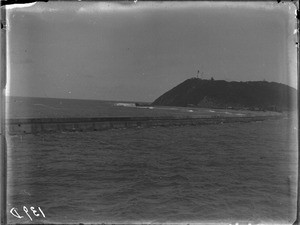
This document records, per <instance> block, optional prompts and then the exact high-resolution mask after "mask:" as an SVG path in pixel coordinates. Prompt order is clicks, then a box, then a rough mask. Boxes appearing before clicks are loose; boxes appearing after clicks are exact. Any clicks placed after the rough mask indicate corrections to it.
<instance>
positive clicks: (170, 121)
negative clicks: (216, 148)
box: [5, 115, 284, 135]
mask: <svg viewBox="0 0 300 225" xmlns="http://www.w3.org/2000/svg"><path fill="white" fill-rule="evenodd" d="M283 117H284V116H283V115H265V116H238V117H237V116H206V117H197V118H192V117H170V116H167V117H96V118H87V117H82V118H30V119H7V120H6V124H5V126H6V132H7V134H9V135H18V134H38V133H54V132H85V131H103V130H108V129H124V128H139V127H142V128H146V127H158V126H163V127H171V126H199V125H209V124H222V123H236V122H243V123H247V122H254V121H264V120H268V119H280V118H283Z"/></svg>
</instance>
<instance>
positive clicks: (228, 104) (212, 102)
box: [152, 78, 297, 111]
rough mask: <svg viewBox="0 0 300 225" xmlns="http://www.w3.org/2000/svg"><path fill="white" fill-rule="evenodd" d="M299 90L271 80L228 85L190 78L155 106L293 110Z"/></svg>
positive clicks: (217, 81)
mask: <svg viewBox="0 0 300 225" xmlns="http://www.w3.org/2000/svg"><path fill="white" fill-rule="evenodd" d="M296 97H297V90H296V89H294V88H292V87H289V86H287V85H284V84H280V83H276V82H267V81H248V82H227V81H224V80H213V79H212V80H204V79H199V78H191V79H187V80H185V81H184V82H182V83H181V84H179V85H177V86H176V87H174V88H173V89H171V90H169V91H167V92H166V93H164V94H163V95H161V96H160V97H159V98H157V99H156V100H155V101H154V102H153V103H152V105H164V106H182V107H205V108H233V109H247V110H269V111H290V110H294V109H296V104H295V102H296Z"/></svg>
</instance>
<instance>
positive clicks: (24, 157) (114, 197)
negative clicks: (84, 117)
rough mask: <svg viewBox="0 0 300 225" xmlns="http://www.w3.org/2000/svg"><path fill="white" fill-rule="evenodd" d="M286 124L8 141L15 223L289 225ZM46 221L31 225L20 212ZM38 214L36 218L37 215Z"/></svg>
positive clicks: (289, 125) (292, 134) (292, 127)
mask: <svg viewBox="0 0 300 225" xmlns="http://www.w3.org/2000/svg"><path fill="white" fill-rule="evenodd" d="M297 132H298V130H297V127H296V124H295V123H294V122H293V121H292V120H290V119H288V118H283V119H278V120H266V121H263V122H251V123H231V124H229V123H228V124H220V125H206V126H184V127H156V128H154V127H153V128H141V129H138V128H132V129H121V130H107V131H101V132H78V133H54V134H38V135H18V136H8V137H7V152H8V204H7V207H8V210H10V209H11V208H13V207H14V208H16V209H17V211H18V212H19V213H20V215H23V216H24V217H23V218H21V219H18V218H16V217H14V216H12V215H11V214H10V213H9V212H8V214H7V219H8V222H9V223H12V224H13V223H41V222H43V223H141V222H144V223H167V222H173V223H192V222H198V223H207V222H213V223H221V222H222V223H233V222H234V223H235V222H239V223H240V222H251V223H252V224H254V223H260V222H263V223H274V222H276V223H292V222H293V221H294V220H295V214H296V194H297V192H296V191H297V190H296V183H297V166H298V165H297V158H298V152H297ZM23 206H26V207H27V208H29V207H30V206H34V207H40V208H41V209H42V211H43V212H44V214H45V218H43V217H35V218H33V221H30V219H29V218H28V216H26V214H25V213H24V211H22V207H23ZM31 215H32V214H31Z"/></svg>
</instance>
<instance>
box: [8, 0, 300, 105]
mask: <svg viewBox="0 0 300 225" xmlns="http://www.w3.org/2000/svg"><path fill="white" fill-rule="evenodd" d="M295 10H296V8H295V6H294V5H293V4H292V3H280V4H278V3H276V2H252V3H250V2H244V3H241V2H137V3H134V2H116V3H113V2H109V3H108V2H48V3H45V2H38V3H32V4H27V5H22V6H20V7H18V5H15V6H10V7H7V20H8V23H7V24H8V27H7V33H8V37H7V40H8V44H7V52H8V59H7V63H8V65H7V68H8V79H7V80H8V83H7V87H6V94H7V95H11V96H28V97H49V98H72V99H99V100H123V101H145V102H152V101H154V100H155V99H156V98H158V97H159V96H160V95H162V94H163V93H165V92H166V91H168V90H170V89H171V88H173V87H175V86H176V85H178V84H179V83H181V82H183V81H184V80H186V79H188V78H191V77H195V76H197V71H198V70H199V71H200V76H201V74H202V78H204V79H210V78H211V77H213V78H214V79H215V80H219V79H220V80H227V81H262V80H266V81H275V82H280V83H284V84H288V85H290V86H292V87H294V88H297V71H296V70H297V64H296V46H295V42H296V35H297V34H296V33H295V32H294V30H295V28H296V18H295Z"/></svg>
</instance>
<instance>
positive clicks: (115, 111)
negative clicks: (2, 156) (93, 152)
mask: <svg viewBox="0 0 300 225" xmlns="http://www.w3.org/2000/svg"><path fill="white" fill-rule="evenodd" d="M6 103H7V113H6V116H7V118H8V119H10V118H12V119H15V118H66V117H67V118H70V117H128V116H129V117H147V116H150V117H164V116H167V117H170V116H172V117H206V116H253V115H278V113H276V112H259V111H239V110H229V109H227V110H225V109H204V108H186V107H166V106H154V107H153V106H141V107H130V106H129V107H124V106H123V105H125V104H126V103H128V102H123V101H100V100H78V99H57V98H56V99H55V98H28V97H7V98H6ZM124 103H125V104H124ZM130 104H132V102H131V103H130Z"/></svg>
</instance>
